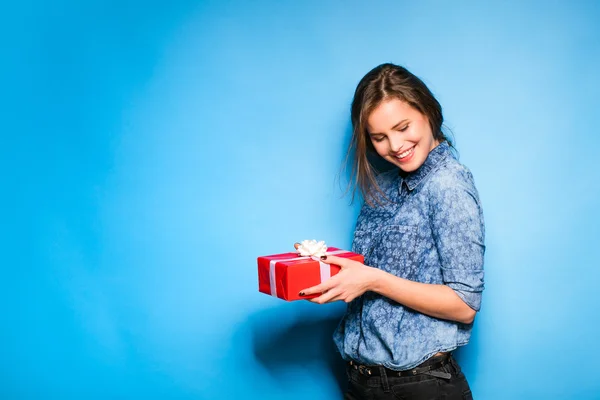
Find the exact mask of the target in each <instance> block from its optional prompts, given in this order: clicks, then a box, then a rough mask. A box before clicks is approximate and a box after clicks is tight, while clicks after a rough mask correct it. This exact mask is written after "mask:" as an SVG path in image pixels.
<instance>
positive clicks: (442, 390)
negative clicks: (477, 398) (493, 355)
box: [344, 355, 473, 400]
mask: <svg viewBox="0 0 600 400" xmlns="http://www.w3.org/2000/svg"><path fill="white" fill-rule="evenodd" d="M380 370H381V373H382V375H381V376H365V375H362V374H361V373H360V372H359V371H358V370H356V369H354V368H353V367H351V366H348V367H347V368H346V374H347V375H348V391H347V392H346V394H345V395H344V399H346V400H379V399H381V400H388V399H402V400H439V399H447V400H463V399H465V400H472V399H473V395H472V394H471V389H470V388H469V384H468V383H467V379H466V378H465V375H464V374H463V373H462V371H461V369H460V366H459V365H458V364H457V362H456V360H455V359H454V357H452V355H450V359H449V363H448V364H446V365H444V366H443V367H440V368H438V369H435V370H432V371H429V372H426V373H423V374H420V375H415V376H405V377H393V376H387V375H386V374H385V371H384V370H382V369H380ZM448 374H450V376H449V377H448Z"/></svg>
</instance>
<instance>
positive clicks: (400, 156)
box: [394, 146, 415, 160]
mask: <svg viewBox="0 0 600 400" xmlns="http://www.w3.org/2000/svg"><path fill="white" fill-rule="evenodd" d="M414 151H415V147H414V146H413V147H411V148H410V149H408V150H406V151H404V152H402V153H400V154H398V155H394V157H396V158H397V159H399V160H402V159H403V158H406V157H409V156H411V155H412V154H413V153H414Z"/></svg>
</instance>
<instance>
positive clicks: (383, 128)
mask: <svg viewBox="0 0 600 400" xmlns="http://www.w3.org/2000/svg"><path fill="white" fill-rule="evenodd" d="M367 133H368V135H369V137H370V138H371V142H372V143H373V147H375V151H377V154H379V155H380V156H381V157H383V158H384V159H386V160H387V161H389V162H391V163H392V164H394V165H397V166H398V167H400V169H402V170H403V171H405V172H412V171H415V170H417V169H418V168H419V167H420V166H421V165H422V164H423V163H424V162H425V160H426V159H427V155H428V154H429V152H430V151H431V150H433V149H434V148H435V147H436V146H437V145H438V144H439V142H438V141H437V140H435V139H434V138H433V133H432V132H431V127H430V126H429V121H428V120H427V117H426V116H425V115H423V114H421V113H420V112H419V111H417V110H415V109H414V108H412V107H411V106H409V105H408V103H406V102H404V101H401V100H398V99H390V100H385V101H383V102H382V103H381V104H379V105H378V106H377V107H376V108H375V110H373V112H372V113H371V115H369V118H368V119H367Z"/></svg>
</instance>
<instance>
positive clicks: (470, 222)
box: [334, 141, 485, 370]
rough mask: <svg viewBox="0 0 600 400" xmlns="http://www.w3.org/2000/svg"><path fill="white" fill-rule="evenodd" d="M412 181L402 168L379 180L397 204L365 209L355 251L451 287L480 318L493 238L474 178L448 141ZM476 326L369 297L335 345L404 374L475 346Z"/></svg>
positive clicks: (350, 310)
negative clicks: (487, 234) (487, 253)
mask: <svg viewBox="0 0 600 400" xmlns="http://www.w3.org/2000/svg"><path fill="white" fill-rule="evenodd" d="M404 175H405V176H404V177H403V176H401V175H400V170H399V169H398V168H395V169H394V170H392V171H388V172H385V173H382V174H380V175H379V176H378V177H377V182H378V185H379V187H380V188H381V190H382V191H383V193H385V195H386V197H387V198H388V199H389V200H391V202H387V203H384V205H378V204H376V203H375V205H374V206H373V207H371V206H369V205H367V204H366V203H365V204H364V205H363V206H362V209H361V211H360V214H359V216H358V220H357V224H356V230H355V232H354V240H353V243H352V251H354V252H356V253H359V254H362V255H363V256H364V257H365V264H366V265H368V266H371V267H376V268H379V269H382V270H384V271H387V272H389V273H391V274H393V275H396V276H399V277H401V278H405V279H408V280H411V281H416V282H423V283H431V284H444V285H447V286H448V287H450V288H452V289H453V290H454V291H455V292H456V294H457V295H458V296H459V297H460V298H461V299H462V300H463V301H464V302H465V303H466V304H468V305H469V306H470V307H471V308H473V309H474V310H475V311H479V308H480V305H481V292H482V291H483V288H484V273H483V258H484V252H485V245H484V238H485V232H484V221H483V213H482V208H481V204H480V201H479V195H478V193H477V189H476V188H475V184H474V181H473V176H472V174H471V172H470V171H469V169H468V168H466V167H465V166H464V165H462V164H460V163H459V162H458V161H457V159H456V157H455V156H454V155H453V154H452V153H451V151H450V146H449V145H448V143H447V142H445V141H444V142H442V143H441V144H439V145H438V146H437V147H435V148H434V149H433V150H431V152H430V153H429V155H428V156H427V159H426V160H425V162H424V163H423V165H421V167H419V169H417V170H416V171H413V172H410V173H408V174H406V173H404ZM472 326H473V324H463V323H460V322H455V321H450V320H444V319H439V318H435V317H431V316H428V315H425V314H422V313H420V312H418V311H415V310H412V309H410V308H408V307H404V306H403V305H401V304H399V303H397V302H395V301H394V300H391V299H389V298H387V297H384V296H382V295H380V294H377V293H375V292H370V291H368V292H365V293H364V294H363V295H362V296H360V297H358V298H356V299H354V300H353V301H352V302H350V303H349V304H348V307H347V310H346V314H345V315H344V317H343V318H342V321H341V322H340V324H339V326H338V328H337V329H336V331H335V333H334V342H335V344H336V346H337V348H338V350H339V352H340V353H341V355H342V357H343V358H344V359H345V360H347V361H349V360H354V361H357V362H359V363H361V364H366V365H374V364H379V365H383V366H385V367H387V368H390V369H394V370H404V369H410V368H413V367H415V366H417V365H418V364H420V363H422V362H423V361H425V360H427V359H428V358H430V357H431V356H433V355H434V354H435V353H437V352H439V351H451V350H453V349H455V348H457V347H458V346H461V345H465V344H467V343H468V341H469V338H470V336H471V328H472Z"/></svg>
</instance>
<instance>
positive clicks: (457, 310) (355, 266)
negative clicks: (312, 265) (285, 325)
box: [301, 256, 475, 324]
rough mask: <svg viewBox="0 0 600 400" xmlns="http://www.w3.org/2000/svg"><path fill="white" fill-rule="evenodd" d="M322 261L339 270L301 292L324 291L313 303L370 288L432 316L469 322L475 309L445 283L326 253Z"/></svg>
mask: <svg viewBox="0 0 600 400" xmlns="http://www.w3.org/2000/svg"><path fill="white" fill-rule="evenodd" d="M323 262H325V263H327V264H336V265H339V266H340V267H342V270H341V271H340V272H339V273H338V274H337V275H335V276H333V277H332V278H331V279H329V280H327V281H325V282H323V283H322V284H320V285H317V286H314V287H312V288H309V289H305V290H303V291H302V292H301V295H310V294H314V293H323V294H322V295H321V296H319V297H316V298H314V299H311V300H310V301H312V302H313V303H318V304H323V303H329V302H332V301H337V300H342V301H345V302H350V301H352V300H354V299H355V298H357V297H358V296H360V295H362V294H363V293H365V292H366V291H373V292H376V293H379V294H381V295H382V296H385V297H388V298H390V299H392V300H394V301H396V302H398V303H400V304H402V305H404V306H406V307H409V308H412V309H414V310H416V311H418V312H421V313H423V314H427V315H429V316H432V317H436V318H442V319H449V320H452V321H458V322H462V323H464V324H470V323H471V322H473V319H474V318H475V310H473V309H472V308H471V307H469V306H468V305H467V304H466V303H465V302H464V301H463V300H462V299H461V298H460V297H458V295H457V294H456V292H455V291H454V290H453V289H451V288H450V287H448V286H446V285H436V284H428V283H420V282H414V281H409V280H407V279H403V278H399V277H397V276H395V275H392V274H390V273H388V272H385V271H382V270H380V269H377V268H373V267H368V266H366V265H364V264H362V263H360V262H358V261H354V260H349V259H347V258H341V257H336V256H327V258H326V259H324V260H323Z"/></svg>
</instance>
